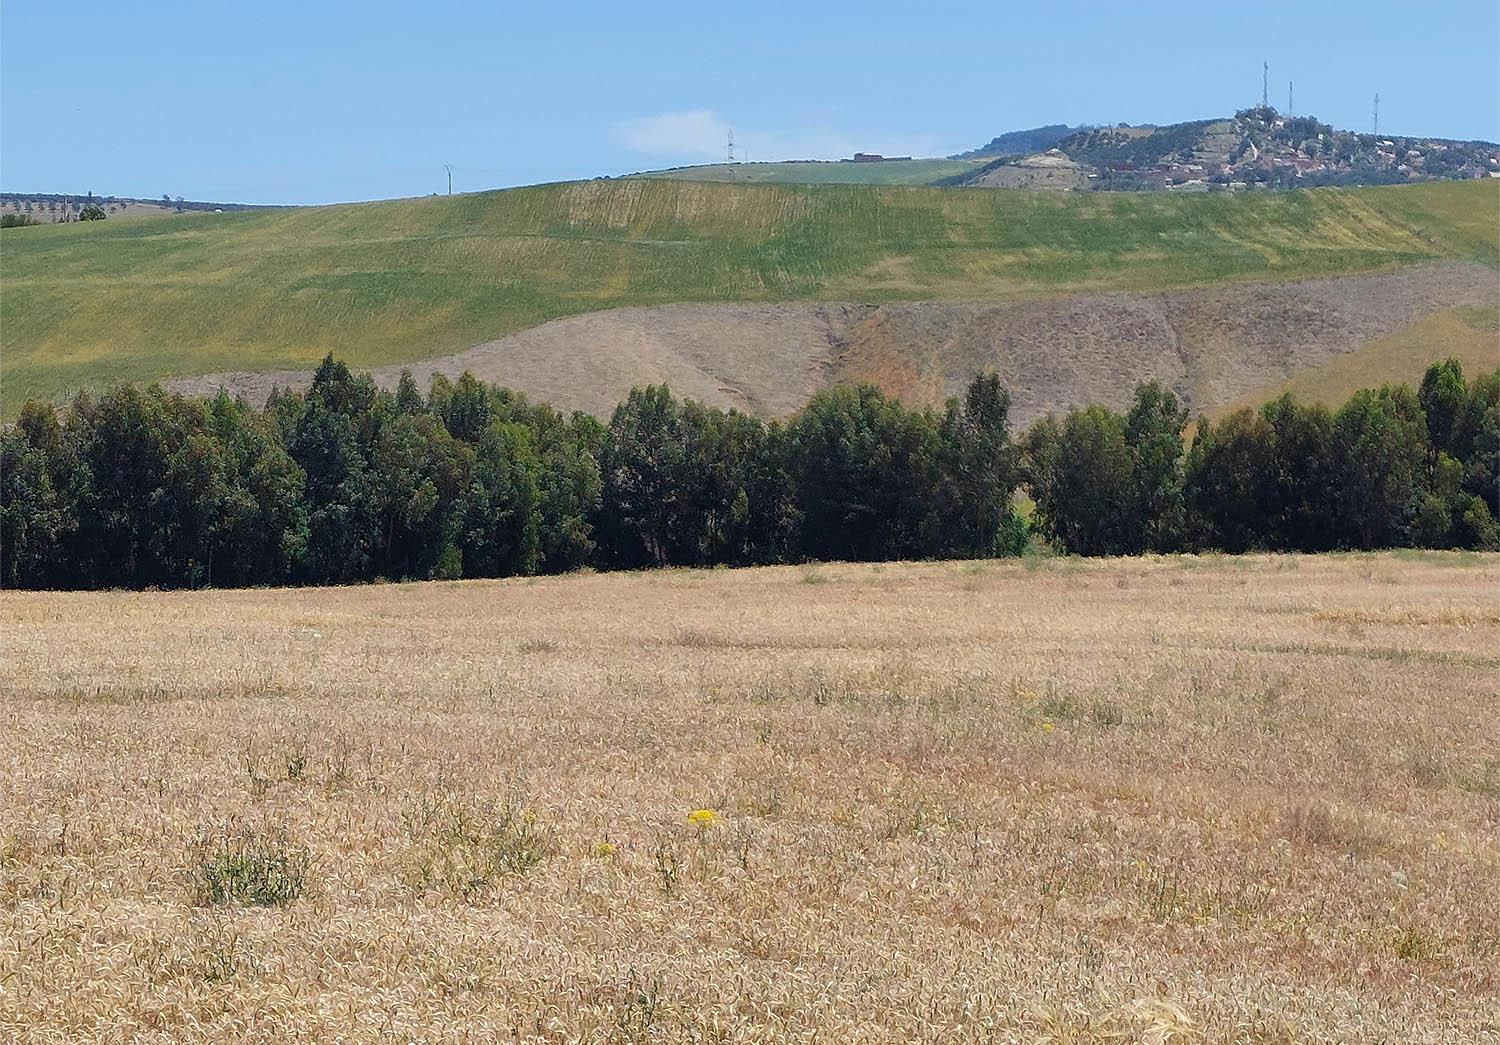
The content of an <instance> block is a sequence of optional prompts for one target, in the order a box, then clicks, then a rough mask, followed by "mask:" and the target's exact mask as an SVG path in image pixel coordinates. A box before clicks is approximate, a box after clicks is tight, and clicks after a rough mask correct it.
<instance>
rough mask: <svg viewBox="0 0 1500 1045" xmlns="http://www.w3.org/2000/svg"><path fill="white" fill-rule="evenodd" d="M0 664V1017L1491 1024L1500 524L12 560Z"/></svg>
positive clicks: (975, 1035) (596, 1025) (104, 1029)
mask: <svg viewBox="0 0 1500 1045" xmlns="http://www.w3.org/2000/svg"><path fill="white" fill-rule="evenodd" d="M0 664H3V670H0V709H3V721H0V1040H6V1041H9V1040H14V1039H19V1040H22V1041H81V1040H90V1041H92V1040H100V1041H124V1040H132V1041H134V1040H141V1041H201V1040H218V1041H225V1040H234V1041H392V1042H410V1041H420V1042H438V1041H506V1042H510V1041H547V1042H571V1041H586V1042H686V1041H694V1042H716V1041H727V1042H782V1041H797V1042H811V1041H818V1042H829V1043H834V1042H876V1041H879V1042H897V1041H952V1042H969V1041H991V1040H993V1041H1106V1040H1107V1041H1116V1040H1124V1041H1134V1040H1140V1041H1149V1042H1166V1041H1173V1042H1176V1041H1212V1042H1217V1041H1231V1040H1243V1041H1339V1042H1348V1041H1389V1042H1405V1041H1425V1042H1476V1041H1478V1042H1483V1041H1495V1040H1500V740H1497V734H1500V557H1495V556H1477V555H1464V554H1421V553H1406V554H1394V555H1359V556H1329V557H1317V558H1303V557H1292V556H1266V557H1247V558H1242V559H1228V558H1214V557H1209V558H1195V557H1187V558H1165V559H1149V558H1148V559H1141V560H1131V561H1113V562H1079V561H1076V560H1069V559H1053V560H1036V561H1030V562H1024V563H1023V562H1010V563H989V564H921V565H909V564H899V565H887V566H817V567H807V568H774V569H763V570H744V571H673V572H661V573H649V574H636V575H624V574H617V575H584V576H570V577H560V578H551V579H543V580H531V581H526V580H518V581H505V582H482V581H475V582H463V583H456V584H411V585H391V586H375V587H366V588H350V589H343V590H305V591H279V590H278V591H242V592H203V593H172V594H159V593H142V594H128V593H100V594H15V593H4V594H3V596H0ZM695 813H696V815H695ZM257 860H259V861H261V862H259V863H257V862H256V861H257ZM299 887H300V895H297V894H298V893H299ZM226 893H227V894H229V895H230V897H231V898H230V899H229V900H228V901H223V902H215V901H216V898H217V899H219V900H221V901H222V899H223V895H224V894H226ZM236 896H238V897H240V898H242V900H243V899H244V898H249V899H251V900H254V899H262V900H285V901H286V902H283V903H268V904H266V905H261V906H257V905H255V904H253V903H249V902H241V901H236V900H235V899H234V898H233V897H236Z"/></svg>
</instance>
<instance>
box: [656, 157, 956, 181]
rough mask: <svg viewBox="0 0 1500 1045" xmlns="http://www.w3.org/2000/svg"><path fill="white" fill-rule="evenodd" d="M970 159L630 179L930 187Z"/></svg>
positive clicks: (731, 168) (794, 164)
mask: <svg viewBox="0 0 1500 1045" xmlns="http://www.w3.org/2000/svg"><path fill="white" fill-rule="evenodd" d="M981 163H982V161H980V160H974V159H946V160H943V159H926V160H916V159H907V160H876V161H874V162H860V163H855V162H853V161H852V160H784V161H781V162H778V163H709V164H701V165H699V166H696V167H673V168H670V169H668V170H661V171H647V172H645V173H643V174H639V175H633V177H642V178H665V179H668V180H672V181H730V182H737V183H740V184H756V183H767V184H785V185H794V184H800V185H930V184H932V183H933V182H935V181H938V180H939V179H944V178H953V177H958V178H962V177H963V176H964V175H966V174H968V173H970V172H971V171H973V170H974V169H975V168H977V167H979V166H980V164H981Z"/></svg>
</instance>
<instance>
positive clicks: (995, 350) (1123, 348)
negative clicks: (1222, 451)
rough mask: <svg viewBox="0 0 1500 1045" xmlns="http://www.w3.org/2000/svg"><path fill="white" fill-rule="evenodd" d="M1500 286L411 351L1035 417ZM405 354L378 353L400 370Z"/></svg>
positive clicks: (1418, 277)
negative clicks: (1004, 392)
mask: <svg viewBox="0 0 1500 1045" xmlns="http://www.w3.org/2000/svg"><path fill="white" fill-rule="evenodd" d="M1497 301H1500V277H1497V274H1496V272H1495V271H1494V270H1493V269H1490V268H1486V267H1484V266H1480V265H1470V264H1461V263H1453V264H1441V265H1431V266H1423V267H1418V268H1411V269H1406V270H1402V271H1399V272H1391V273H1381V274H1375V275H1365V276H1344V277H1337V278H1331V279H1320V280H1305V281H1301V282H1296V283H1281V284H1235V285H1227V286H1217V287H1207V288H1195V289H1189V290H1180V291H1172V292H1169V293H1162V294H1108V295H1084V296H1074V297H1063V298H1054V299H1047V300H1040V301H1024V302H1010V303H1005V304H986V303H983V302H915V303H909V304H887V305H869V304H820V303H802V302H797V303H786V304H685V305H665V306H660V307H655V308H623V309H614V310H611V311H606V312H594V313H588V314H585V315H580V316H572V317H569V318H566V319H559V320H555V321H553V322H550V323H545V324H543V325H541V326H539V327H535V328H533V329H531V330H526V331H522V332H520V333H517V334H512V335H510V336H508V337H504V338H500V339H498V340H495V341H490V342H486V343H484V344H481V345H476V346H474V347H473V348H470V349H468V350H466V351H463V352H459V353H457V354H455V355H450V356H445V357H442V358H439V359H431V360H426V361H423V362H419V363H412V364H408V365H407V366H406V367H405V369H410V370H411V371H412V373H413V374H414V375H415V376H416V378H417V380H418V382H419V383H420V384H422V385H423V387H425V386H426V383H427V381H428V380H429V379H430V378H431V376H432V375H433V374H435V373H443V374H447V375H449V376H457V375H458V374H460V373H462V372H463V371H464V370H471V371H473V372H474V373H475V374H476V375H477V376H479V377H481V378H484V379H485V380H489V381H496V382H499V383H501V384H504V385H508V386H510V387H512V388H517V389H520V390H522V391H524V392H526V393H527V394H528V395H532V396H534V397H536V398H539V399H543V400H546V401H548V402H550V403H552V404H554V405H556V406H557V407H559V408H562V409H580V410H587V411H590V412H592V413H595V414H598V415H600V416H602V417H608V415H609V413H610V411H611V410H613V408H614V406H615V404H616V403H617V402H618V401H619V400H620V399H622V398H623V397H624V395H625V393H626V392H627V391H629V389H630V387H631V386H632V385H638V384H646V383H650V382H662V381H665V382H667V383H668V384H670V385H671V386H672V388H673V390H674V391H676V392H677V393H678V394H680V395H683V396H688V397H691V398H694V399H700V400H703V401H705V402H708V403H712V404H715V405H718V406H722V407H738V408H739V409H742V410H749V411H752V412H754V413H757V414H761V415H765V416H780V415H785V414H789V413H791V412H793V411H794V410H796V409H797V408H798V407H799V406H801V405H802V403H803V402H805V401H806V399H807V397H808V396H809V395H811V394H812V393H813V392H815V391H817V390H818V389H819V388H823V387H825V386H827V385H830V384H833V383H837V382H840V381H871V382H874V383H876V384H878V385H880V386H881V387H882V388H884V389H886V390H887V391H889V392H892V393H896V394H899V395H900V396H901V397H902V398H903V399H904V400H906V401H908V402H919V403H938V402H941V400H942V399H943V398H944V397H945V396H947V395H951V394H953V393H955V392H957V391H959V390H960V389H961V388H962V387H963V385H964V384H965V383H966V382H967V381H968V379H969V378H970V377H971V376H972V375H973V374H974V372H975V371H977V370H979V369H980V368H982V367H993V368H995V369H996V370H997V371H998V372H999V373H1000V375H1001V377H1002V378H1003V380H1004V381H1005V382H1006V384H1007V385H1008V386H1009V388H1010V389H1011V393H1012V396H1013V398H1014V407H1013V411H1012V419H1013V420H1014V421H1015V422H1016V423H1017V424H1026V423H1028V422H1029V421H1031V420H1033V419H1034V418H1036V417H1038V416H1040V415H1042V414H1044V413H1046V412H1047V411H1049V410H1056V409H1060V408H1066V407H1068V406H1071V405H1075V404H1080V403H1087V402H1100V403H1108V404H1111V405H1115V406H1119V405H1122V404H1123V403H1125V402H1126V401H1128V399H1129V397H1130V394H1131V390H1132V388H1133V387H1134V386H1135V384H1136V383H1137V382H1139V381H1144V380H1148V379H1151V378H1157V379H1160V380H1162V381H1164V382H1165V383H1167V384H1168V385H1170V386H1171V387H1172V388H1173V389H1174V390H1176V391H1177V392H1178V393H1179V394H1180V395H1182V396H1183V397H1184V398H1185V399H1186V400H1187V402H1188V403H1189V405H1190V406H1191V407H1192V408H1193V409H1194V410H1208V409H1212V408H1213V407H1215V406H1218V405H1220V404H1223V403H1226V402H1229V401H1230V400H1233V399H1236V398H1238V397H1239V396H1242V395H1245V394H1247V393H1249V392H1253V391H1255V390H1257V389H1259V388H1264V387H1267V386H1270V385H1274V384H1277V383H1279V382H1281V381H1284V380H1285V379H1287V378H1288V377H1291V376H1292V375H1294V374H1296V373H1297V372H1298V371H1300V370H1303V369H1306V368H1308V367H1312V366H1317V365H1319V364H1322V363H1325V362H1327V361H1328V360H1330V359H1333V358H1334V357H1336V356H1339V355H1342V354H1343V353H1345V352H1350V351H1353V350H1354V349H1357V348H1359V347H1360V346H1361V345H1363V344H1365V343H1366V342H1368V341H1370V340H1372V339H1374V338H1377V337H1381V336H1384V335H1386V334H1390V333H1393V332H1395V331H1397V330H1400V329H1402V328H1404V327H1406V326H1409V325H1410V324H1412V323H1413V322H1415V321H1416V320H1418V319H1420V318H1422V317H1423V316H1426V315H1430V314H1431V313H1433V312H1437V311H1440V310H1443V309H1449V308H1454V307H1457V306H1461V305H1490V306H1493V305H1495V304H1496V303H1497ZM402 369H403V367H401V366H393V367H382V368H379V369H377V370H375V372H374V373H375V377H376V380H377V381H378V382H379V383H380V384H381V385H383V386H386V387H394V386H395V383H396V381H397V379H398V378H399V377H400V373H401V370H402ZM310 376H311V375H310V372H309V371H279V372H273V373H260V374H246V373H233V374H210V375H207V376H204V377H193V378H181V379H175V380H173V381H170V382H168V383H167V384H168V387H170V388H173V389H176V390H179V391H183V392H188V393H193V394H208V393H212V392H213V391H215V390H216V389H217V388H219V387H220V386H223V387H226V388H228V389H229V390H230V391H231V392H235V393H238V394H243V395H245V396H246V397H247V398H248V399H250V400H251V401H252V402H262V401H264V399H265V397H266V395H267V394H268V393H269V391H270V389H271V388H272V386H273V385H279V386H281V387H293V388H299V387H305V386H306V384H307V382H308V381H309V379H310Z"/></svg>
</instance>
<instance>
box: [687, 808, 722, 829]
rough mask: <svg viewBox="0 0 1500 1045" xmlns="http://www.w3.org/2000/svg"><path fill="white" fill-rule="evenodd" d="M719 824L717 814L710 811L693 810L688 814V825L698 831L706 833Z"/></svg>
mask: <svg viewBox="0 0 1500 1045" xmlns="http://www.w3.org/2000/svg"><path fill="white" fill-rule="evenodd" d="M718 822H719V814H718V813H717V812H715V811H714V810H712V809H694V810H693V811H692V812H691V813H689V814H688V823H690V824H692V825H693V826H694V827H696V828H698V830H700V831H707V830H708V829H709V828H710V827H713V826H714V825H715V824H717V823H718Z"/></svg>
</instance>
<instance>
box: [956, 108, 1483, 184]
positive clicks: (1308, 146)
mask: <svg viewBox="0 0 1500 1045" xmlns="http://www.w3.org/2000/svg"><path fill="white" fill-rule="evenodd" d="M1044 129H1045V128H1044ZM1027 133H1029V132H1027ZM1006 137H1007V136H1001V137H1000V138H996V139H995V140H994V141H993V142H991V143H990V145H987V146H985V147H984V149H981V150H975V152H973V153H965V154H962V155H966V156H977V155H985V154H991V153H992V147H993V146H995V145H996V143H999V142H1003V141H1004V140H1005V138H1006ZM1038 154H1040V155H1041V156H1044V157H1051V166H1052V167H1057V166H1060V164H1059V163H1058V161H1064V162H1066V163H1068V164H1072V165H1075V166H1076V171H1077V176H1076V177H1071V178H1058V177H1057V176H1056V175H1055V173H1049V175H1048V177H1046V178H1043V179H1038V178H1037V177H1035V176H1033V175H1028V174H1027V173H1026V170H1027V168H1028V167H1029V168H1033V169H1035V168H1037V167H1038V166H1045V165H1046V164H1041V163H1039V156H1038ZM1491 175H1497V176H1500V146H1497V145H1496V144H1495V143H1494V142H1484V141H1455V140H1452V139H1447V138H1431V137H1413V136H1410V135H1375V134H1360V133H1356V132H1354V131H1338V130H1335V129H1334V128H1333V127H1331V126H1329V125H1328V124H1326V123H1322V122H1320V121H1319V120H1318V119H1317V118H1316V117H1314V116H1287V115H1284V114H1282V113H1278V112H1277V111H1276V110H1275V109H1273V108H1271V107H1270V106H1257V107H1255V108H1253V109H1245V110H1242V111H1241V112H1237V113H1235V114H1234V116H1232V117H1227V118H1221V119H1208V120H1192V121H1188V122H1185V123H1174V124H1170V125H1167V126H1155V125H1147V126H1140V127H1132V126H1129V125H1124V124H1122V125H1119V126H1116V127H1090V128H1080V129H1074V130H1072V131H1071V133H1068V134H1066V135H1063V136H1061V137H1059V138H1057V139H1056V140H1055V141H1053V142H1051V143H1050V144H1048V145H1046V146H1045V147H1044V148H1038V149H1035V150H1032V151H1031V153H1030V154H1029V155H1026V156H1000V157H998V158H997V159H995V160H992V161H991V162H990V163H988V164H986V165H985V166H983V167H981V168H978V169H976V170H974V171H970V172H966V173H961V174H958V175H950V176H948V177H946V178H944V179H943V180H942V182H941V184H944V185H991V186H995V185H1001V186H1027V187H1036V188H1091V189H1134V190H1143V189H1176V190H1185V191H1193V190H1199V191H1207V190H1211V189H1244V188H1251V187H1257V186H1260V187H1268V188H1293V187H1298V188H1304V187H1313V186H1328V185H1337V186H1359V185H1393V184H1402V183H1405V182H1414V181H1437V180H1455V181H1456V180H1465V179H1472V178H1481V177H1487V176H1491Z"/></svg>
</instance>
